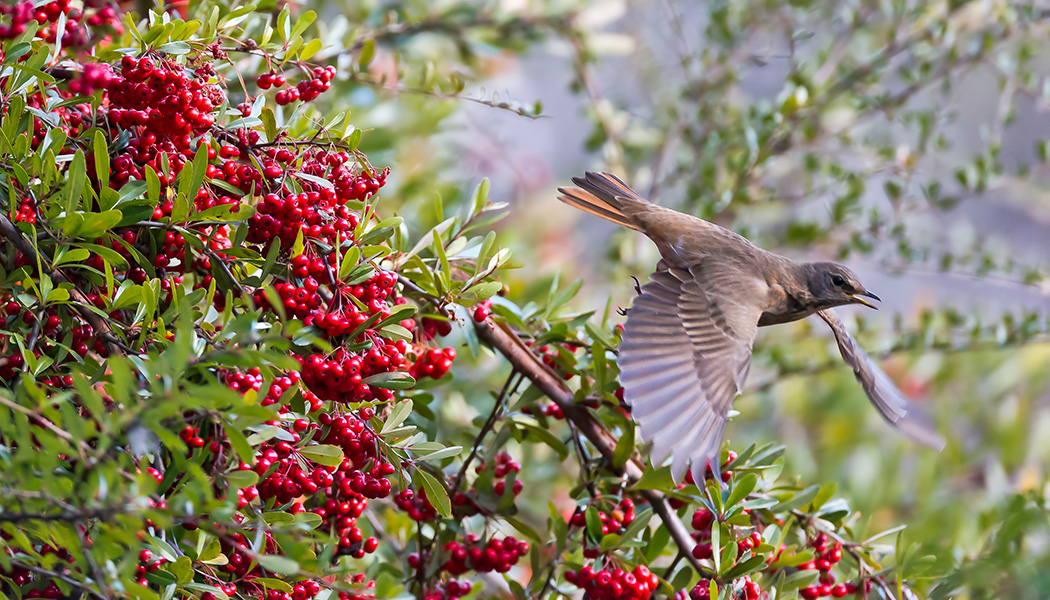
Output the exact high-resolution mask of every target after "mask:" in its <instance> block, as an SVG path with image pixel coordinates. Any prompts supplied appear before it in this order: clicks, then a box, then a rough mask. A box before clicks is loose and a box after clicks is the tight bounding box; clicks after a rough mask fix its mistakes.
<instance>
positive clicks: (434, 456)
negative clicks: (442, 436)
mask: <svg viewBox="0 0 1050 600" xmlns="http://www.w3.org/2000/svg"><path fill="white" fill-rule="evenodd" d="M462 453H463V446H449V447H448V448H442V449H440V450H436V451H434V452H431V453H430V454H423V455H420V456H418V457H417V458H418V460H441V459H444V458H451V457H453V456H459V455H460V454H462Z"/></svg>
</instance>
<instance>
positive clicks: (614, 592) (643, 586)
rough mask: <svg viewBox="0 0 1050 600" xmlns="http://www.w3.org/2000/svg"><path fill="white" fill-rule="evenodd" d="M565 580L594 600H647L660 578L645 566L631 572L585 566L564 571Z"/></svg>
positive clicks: (639, 566)
mask: <svg viewBox="0 0 1050 600" xmlns="http://www.w3.org/2000/svg"><path fill="white" fill-rule="evenodd" d="M565 580H566V581H568V582H569V583H571V584H573V585H575V586H577V587H579V588H581V589H583V590H584V591H585V592H587V595H588V596H589V597H591V598H595V599H596V600H648V599H649V597H650V595H652V593H653V591H654V590H656V587H657V585H659V583H660V578H659V577H657V576H656V574H655V573H652V572H650V571H649V568H648V567H646V566H645V565H638V566H637V567H635V568H634V570H633V571H626V570H624V569H620V568H614V569H611V570H609V569H602V570H600V571H595V570H594V568H593V567H590V566H586V567H582V568H580V570H579V571H566V572H565Z"/></svg>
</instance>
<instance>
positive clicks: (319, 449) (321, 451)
mask: <svg viewBox="0 0 1050 600" xmlns="http://www.w3.org/2000/svg"><path fill="white" fill-rule="evenodd" d="M299 454H301V455H303V456H304V457H306V458H307V459H309V460H312V461H314V462H315V463H317V464H320V465H324V466H326V467H334V466H336V465H340V464H342V463H343V449H342V448H340V447H338V446H329V445H318V446H306V447H305V448H300V449H299Z"/></svg>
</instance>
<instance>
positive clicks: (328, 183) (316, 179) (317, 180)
mask: <svg viewBox="0 0 1050 600" xmlns="http://www.w3.org/2000/svg"><path fill="white" fill-rule="evenodd" d="M292 175H293V176H295V177H298V178H299V179H302V180H303V181H309V182H310V183H314V184H317V185H319V186H321V187H323V188H328V189H330V190H334V189H335V186H334V185H332V182H331V181H328V180H327V179H322V178H320V177H317V176H315V175H310V174H308V173H302V172H299V171H295V172H293V173H292Z"/></svg>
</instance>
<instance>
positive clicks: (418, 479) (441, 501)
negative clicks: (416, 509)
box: [412, 469, 452, 518]
mask: <svg viewBox="0 0 1050 600" xmlns="http://www.w3.org/2000/svg"><path fill="white" fill-rule="evenodd" d="M412 480H413V481H414V482H415V483H416V485H417V486H419V487H422V488H423V490H424V491H425V492H426V494H427V500H429V501H430V504H431V505H432V506H433V507H434V508H435V509H436V510H437V511H438V514H440V515H441V516H442V517H445V518H448V517H451V516H452V503H451V502H450V501H449V499H448V492H446V491H445V486H443V485H441V482H440V481H438V480H437V479H435V478H434V476H433V475H431V474H430V473H427V472H426V471H424V470H422V469H416V470H415V471H413V472H412Z"/></svg>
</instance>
